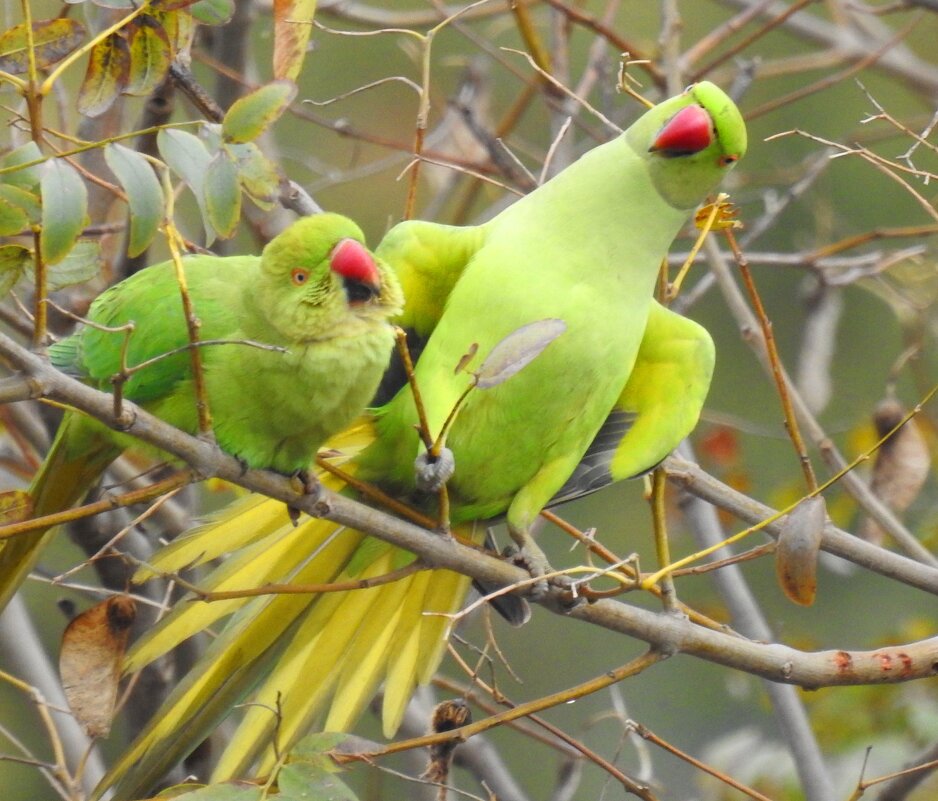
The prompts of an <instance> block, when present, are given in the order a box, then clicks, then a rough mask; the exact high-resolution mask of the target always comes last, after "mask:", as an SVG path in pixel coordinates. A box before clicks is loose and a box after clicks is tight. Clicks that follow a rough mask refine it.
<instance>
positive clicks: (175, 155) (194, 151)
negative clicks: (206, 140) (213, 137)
mask: <svg viewBox="0 0 938 801" xmlns="http://www.w3.org/2000/svg"><path fill="white" fill-rule="evenodd" d="M156 146H157V147H158V148H159V151H160V155H161V156H162V157H163V161H165V162H166V163H167V164H168V165H169V168H170V169H171V170H172V171H173V172H174V173H175V174H176V175H178V176H179V177H180V178H181V179H182V180H183V182H184V183H185V184H186V186H188V187H189V189H191V190H192V194H193V195H195V199H196V202H197V203H198V204H199V210H200V211H201V213H202V224H203V225H204V226H205V242H206V244H211V243H212V242H213V241H214V239H215V229H214V228H213V227H212V224H211V222H210V220H209V215H208V210H207V209H206V208H205V193H204V192H203V184H204V176H205V172H206V170H208V165H209V163H210V162H211V160H212V157H211V155H210V154H209V152H208V150H206V149H205V145H204V144H202V140H200V139H199V137H197V136H193V135H192V134H191V133H188V132H187V131H179V130H176V129H174V128H164V129H162V130H161V131H160V132H159V133H158V134H157V136H156Z"/></svg>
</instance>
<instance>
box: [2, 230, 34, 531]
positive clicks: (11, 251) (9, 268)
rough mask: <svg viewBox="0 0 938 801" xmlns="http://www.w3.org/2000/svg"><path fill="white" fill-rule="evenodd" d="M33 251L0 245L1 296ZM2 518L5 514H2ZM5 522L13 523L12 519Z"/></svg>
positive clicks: (21, 273) (23, 270)
mask: <svg viewBox="0 0 938 801" xmlns="http://www.w3.org/2000/svg"><path fill="white" fill-rule="evenodd" d="M32 260H33V252H32V251H31V250H30V249H29V248H25V247H23V246H22V245H0V298H3V297H5V296H6V294H7V292H9V291H10V290H11V289H13V287H14V286H16V283H17V282H18V281H19V280H20V279H21V278H22V277H23V276H24V275H25V274H26V270H27V269H29V266H30V265H31V264H32ZM0 508H2V507H0ZM0 520H3V516H2V515H0ZM3 522H6V523H12V522H13V521H12V520H4V521H3Z"/></svg>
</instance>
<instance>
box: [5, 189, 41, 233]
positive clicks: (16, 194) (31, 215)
mask: <svg viewBox="0 0 938 801" xmlns="http://www.w3.org/2000/svg"><path fill="white" fill-rule="evenodd" d="M0 199H2V200H4V201H5V202H7V203H9V204H10V205H11V206H16V207H17V208H19V209H22V211H23V213H24V214H25V215H26V219H27V222H28V224H30V225H33V224H38V223H39V220H40V219H41V218H42V204H41V203H40V202H39V195H37V194H36V193H35V192H28V191H27V190H25V189H21V188H20V187H18V186H14V185H13V184H0Z"/></svg>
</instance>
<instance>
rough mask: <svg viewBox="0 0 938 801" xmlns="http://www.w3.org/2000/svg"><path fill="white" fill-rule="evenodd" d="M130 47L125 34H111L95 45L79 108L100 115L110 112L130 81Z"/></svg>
mask: <svg viewBox="0 0 938 801" xmlns="http://www.w3.org/2000/svg"><path fill="white" fill-rule="evenodd" d="M129 74H130V50H129V49H128V47H127V42H125V41H124V38H123V37H122V36H118V35H117V34H111V35H110V36H108V37H107V39H105V40H104V41H102V42H98V43H97V44H96V45H95V46H94V47H93V48H91V54H90V55H89V56H88V68H87V70H86V71H85V78H84V80H83V81H82V82H81V88H80V89H79V90H78V111H79V112H80V113H81V114H84V115H86V116H88V117H97V116H99V115H100V114H103V113H104V112H105V111H107V110H108V109H109V108H110V107H111V104H112V103H113V102H114V101H115V100H116V99H117V97H118V95H120V93H121V91H122V90H123V88H124V86H125V85H126V84H127V76H128V75H129Z"/></svg>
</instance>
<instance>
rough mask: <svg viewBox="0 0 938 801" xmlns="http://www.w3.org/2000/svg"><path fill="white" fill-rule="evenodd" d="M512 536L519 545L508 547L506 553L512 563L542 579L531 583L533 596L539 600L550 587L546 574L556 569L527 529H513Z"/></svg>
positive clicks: (535, 577)
mask: <svg viewBox="0 0 938 801" xmlns="http://www.w3.org/2000/svg"><path fill="white" fill-rule="evenodd" d="M511 536H512V539H513V540H514V541H515V542H516V543H517V544H518V547H517V548H509V549H506V555H507V556H508V558H509V559H510V560H511V562H512V564H514V565H517V566H518V567H520V568H523V569H524V570H527V571H528V573H530V574H531V578H533V579H540V581H535V582H534V583H533V584H532V585H531V598H532V599H533V600H535V601H536V600H539V599H540V598H543V597H544V595H546V594H547V590H548V589H549V583H548V580H547V579H545V578H544V576H546V575H547V574H548V573H552V572H553V570H554V569H553V568H552V567H551V566H550V562H548V561H547V557H546V556H545V555H544V552H543V551H542V550H541V547H540V546H539V545H538V544H537V543H536V542H535V541H534V538H533V537H532V536H531V535H530V534H529V533H528V532H527V531H514V530H512V531H511ZM551 583H552V582H551Z"/></svg>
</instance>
